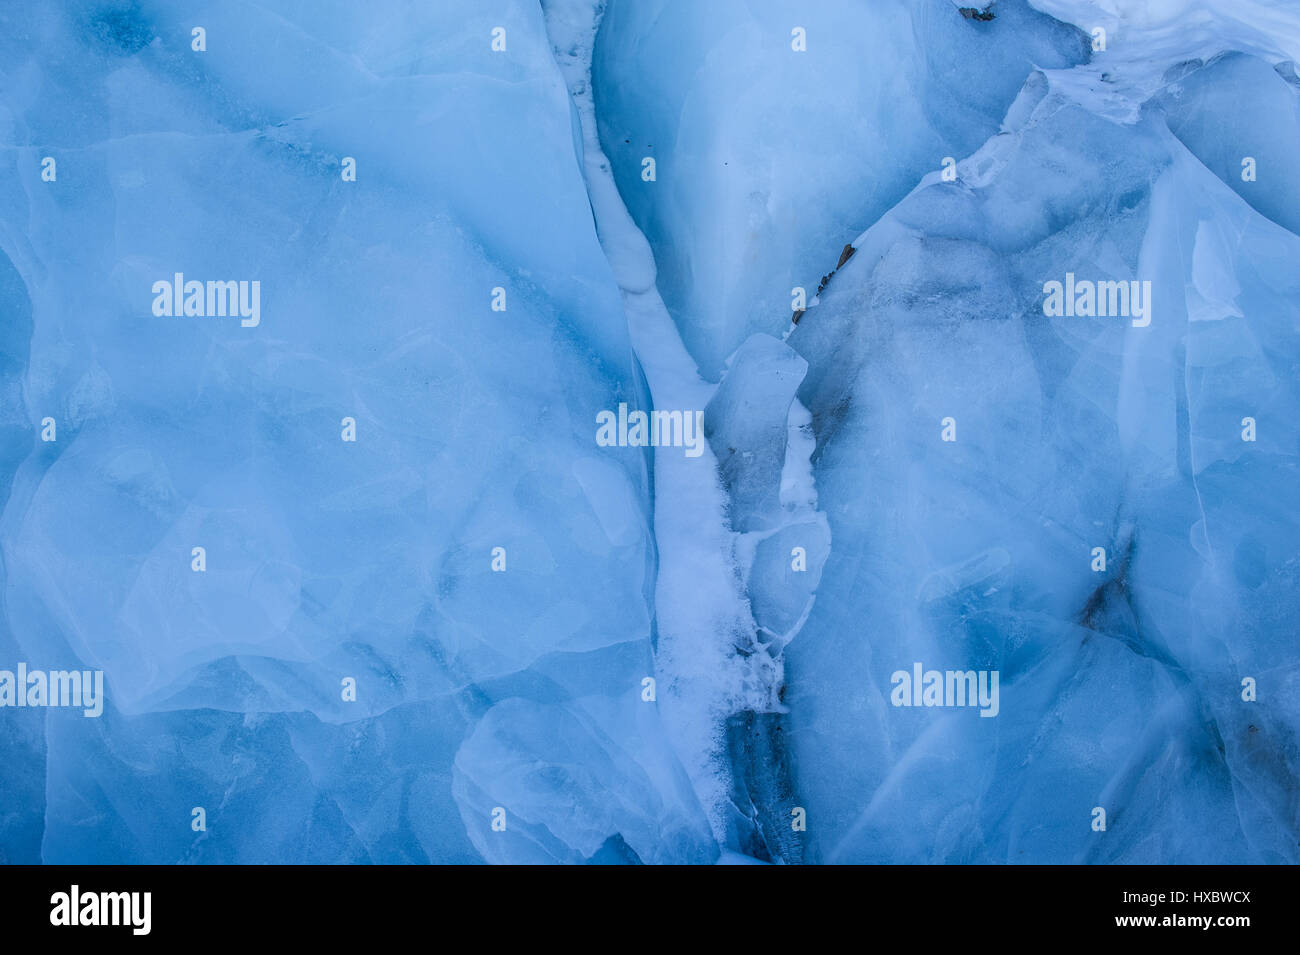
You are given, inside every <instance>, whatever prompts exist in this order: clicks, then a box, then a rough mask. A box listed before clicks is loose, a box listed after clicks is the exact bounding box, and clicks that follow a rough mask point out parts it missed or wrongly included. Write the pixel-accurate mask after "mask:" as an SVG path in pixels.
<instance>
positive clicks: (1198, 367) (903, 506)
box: [0, 0, 1300, 864]
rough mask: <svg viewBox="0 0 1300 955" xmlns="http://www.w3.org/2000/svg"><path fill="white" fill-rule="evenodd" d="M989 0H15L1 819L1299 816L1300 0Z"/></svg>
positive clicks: (7, 96)
mask: <svg viewBox="0 0 1300 955" xmlns="http://www.w3.org/2000/svg"><path fill="white" fill-rule="evenodd" d="M956 7H957V5H956V4H954V3H952V2H950V0H879V2H873V3H870V4H864V3H860V2H852V0H827V2H825V3H819V4H815V5H800V4H792V3H789V2H784V0H716V2H710V3H707V4H699V3H693V2H687V0H492V2H489V3H483V2H478V0H445V2H440V3H437V4H427V5H413V4H409V3H405V2H402V0H376V2H373V3H369V4H364V5H347V4H343V3H335V2H330V3H326V4H301V3H295V2H288V0H285V2H280V0H276V2H268V3H263V4H260V5H252V6H249V5H231V6H222V5H218V6H216V7H208V8H202V9H198V8H192V7H190V6H188V5H178V4H173V3H168V2H164V0H131V2H127V3H110V2H101V0H64V2H61V3H59V4H51V5H44V6H40V5H36V6H32V5H29V6H14V7H12V9H6V10H5V11H4V12H3V13H0V20H2V21H3V24H4V27H5V28H4V29H3V30H0V90H2V91H3V92H0V135H2V136H3V142H4V144H5V145H4V149H3V153H4V155H3V159H0V162H3V171H4V178H3V183H4V187H3V188H0V318H2V319H3V320H2V321H0V381H3V385H4V387H3V391H0V509H2V510H0V585H2V590H0V594H2V599H0V671H3V670H5V669H6V668H11V667H12V666H13V664H14V663H15V662H17V661H26V662H27V663H29V664H30V665H31V666H32V667H45V668H59V667H66V668H73V667H78V668H80V667H85V668H93V669H99V670H102V671H103V672H104V674H105V677H106V681H107V685H108V705H107V707H106V710H105V713H104V715H103V716H102V717H101V718H99V719H85V718H82V717H81V716H80V714H79V713H77V712H75V711H68V710H64V709H58V708H49V709H42V708H35V707H29V708H16V707H13V708H11V707H9V706H3V707H0V758H2V759H3V760H4V761H5V767H6V771H5V773H3V774H0V861H6V862H36V861H44V862H78V863H113V862H132V863H134V862H149V863H156V862H162V863H176V862H184V863H266V862H320V863H338V862H345V863H361V862H377V863H405V862H417V863H427V862H434V863H449V862H451V863H474V862H489V863H507V864H509V863H575V864H636V863H658V864H665V863H714V862H718V863H727V864H732V863H749V862H754V861H770V862H786V863H796V862H853V863H859V862H947V863H953V862H959V863H966V862H998V863H1002V862H1007V863H1019V862H1026V863H1029V862H1049V863H1069V862H1126V863H1127V862H1162V863H1170V862H1172V863H1202V862H1252V863H1253V862H1296V861H1300V859H1298V858H1297V854H1298V852H1300V850H1298V849H1297V846H1300V798H1298V796H1297V794H1298V793H1300V785H1298V784H1297V779H1298V778H1300V739H1298V738H1297V734H1298V732H1300V692H1297V690H1300V663H1298V662H1297V659H1296V652H1295V639H1294V621H1295V619H1296V616H1297V612H1298V611H1300V606H1298V603H1300V572H1298V571H1297V568H1300V552H1298V548H1300V527H1298V526H1297V521H1300V518H1298V517H1297V514H1300V499H1298V495H1300V490H1297V483H1296V470H1297V455H1300V432H1298V431H1297V428H1298V427H1300V425H1297V421H1300V415H1298V414H1297V404H1298V403H1300V393H1298V392H1297V384H1296V381H1297V366H1298V364H1300V192H1297V190H1298V189H1300V185H1297V183H1300V177H1298V176H1297V173H1298V172H1300V168H1297V158H1296V156H1297V152H1296V147H1297V145H1300V141H1298V139H1297V137H1298V136H1300V79H1298V78H1297V74H1296V66H1295V64H1296V61H1297V60H1298V59H1300V14H1297V12H1296V11H1295V10H1294V9H1293V7H1292V5H1290V4H1289V3H1287V2H1283V0H1279V2H1271V0H1241V2H1227V0H1159V2H1152V0H999V2H997V3H996V4H995V5H994V6H993V7H992V8H991V9H992V11H993V13H994V14H995V15H994V17H993V18H992V19H991V20H978V19H972V18H968V17H964V16H962V15H961V14H960V13H959V12H958V10H957V9H956ZM200 21H201V22H202V26H203V29H204V31H205V32H204V36H205V41H204V44H203V49H201V50H200V49H196V48H195V45H194V44H195V43H196V42H197V41H196V40H195V39H194V35H193V33H192V30H193V29H194V27H195V25H196V23H198V22H200ZM1098 30H1101V31H1103V32H1104V37H1105V40H1104V46H1101V45H1099V44H1100V42H1101V41H1099V39H1098V33H1097V31H1098ZM647 159H652V160H654V165H653V175H651V174H650V173H649V171H648V170H649V167H648V166H647V164H646V163H645V162H644V160H647ZM1248 159H1249V162H1247V160H1248ZM55 169H57V174H56V175H55V172H54V171H55ZM349 170H352V171H354V172H355V177H350V176H349V175H348V171H349ZM846 244H847V247H846ZM178 273H181V274H183V275H184V278H185V279H188V280H196V281H200V282H227V281H235V282H239V281H243V282H257V283H259V284H258V288H259V289H260V296H261V297H260V322H259V323H257V324H256V326H255V327H244V326H243V325H241V322H240V319H239V317H238V316H232V315H229V314H226V315H220V314H216V315H211V314H206V311H207V310H206V309H205V308H204V306H203V303H200V304H198V305H197V306H196V307H195V308H194V309H193V310H192V311H191V313H190V314H178V315H172V316H162V315H158V314H156V313H155V312H154V311H153V310H152V309H151V303H152V300H153V298H154V292H153V286H154V284H155V283H156V282H159V281H161V282H163V283H168V282H171V281H172V280H173V277H174V276H176V275H177V274H178ZM1067 276H1068V277H1069V278H1068V281H1069V283H1070V285H1071V287H1073V286H1074V281H1075V279H1076V278H1077V279H1078V280H1080V282H1087V283H1125V284H1123V285H1122V286H1121V285H1118V284H1112V285H1109V286H1107V287H1108V288H1109V294H1110V295H1111V299H1110V301H1112V302H1114V303H1120V302H1121V298H1120V292H1121V289H1122V290H1123V292H1124V297H1123V299H1122V301H1123V302H1124V303H1125V307H1122V308H1119V307H1118V305H1117V308H1118V313H1117V314H1094V315H1091V316H1089V315H1086V314H1071V315H1068V316H1059V317H1058V316H1052V315H1047V314H1045V313H1044V308H1043V298H1044V288H1045V284H1046V283H1049V282H1053V281H1055V282H1063V283H1064V282H1066V281H1067ZM1130 282H1137V283H1139V285H1140V283H1145V282H1149V283H1150V289H1151V299H1150V305H1151V311H1150V319H1151V320H1150V323H1149V324H1144V323H1143V322H1142V321H1138V320H1135V319H1136V316H1131V315H1129V314H1126V313H1125V310H1126V307H1127V304H1131V301H1130V299H1129V297H1128V294H1127V293H1128V289H1129V288H1130V287H1131V286H1129V285H1128V284H1127V283H1130ZM1080 287H1082V286H1080ZM1095 287H1097V288H1103V286H1101V285H1097V286H1095ZM1105 301H1107V299H1106V296H1105V294H1101V295H1099V297H1098V299H1097V302H1095V303H1094V305H1103V303H1104V302H1105ZM1100 310H1101V311H1105V307H1104V306H1103V307H1102V308H1101V309H1100ZM1072 311H1073V309H1072ZM1094 311H1098V309H1097V308H1094ZM792 316H793V317H792ZM620 405H626V406H628V407H630V408H633V409H641V410H647V411H649V410H657V411H662V412H669V413H671V412H682V413H683V414H694V413H700V414H702V415H703V422H704V429H705V435H706V437H707V447H704V448H703V449H702V452H703V453H701V454H700V455H699V456H692V455H687V454H685V453H683V448H681V447H680V446H673V445H672V444H671V443H669V444H665V445H662V446H658V447H652V448H636V447H608V448H607V447H601V446H600V445H599V444H598V443H597V441H596V440H595V439H594V436H595V433H596V422H597V416H598V415H599V414H600V413H601V412H604V411H610V410H613V409H618V408H619V407H620ZM1247 435H1249V438H1247V437H1246V436H1247ZM195 548H202V550H201V551H196V550H195ZM196 568H201V569H196ZM914 665H919V666H921V667H923V668H925V669H930V668H933V669H935V670H937V671H947V670H953V671H966V670H970V671H972V672H974V671H979V672H981V673H988V672H993V673H996V674H998V675H999V676H1000V682H999V684H998V685H999V692H1000V700H999V702H998V705H997V707H996V716H995V717H992V718H981V716H980V714H979V712H976V711H973V710H972V708H969V707H968V708H953V709H946V708H934V707H929V706H922V707H911V706H901V705H898V703H897V691H896V690H895V688H894V686H893V684H894V680H893V677H894V675H895V674H896V673H898V672H903V673H910V672H911V670H912V668H913V666H914ZM1245 683H1249V684H1250V687H1251V689H1250V690H1247V689H1245V687H1244V684H1245ZM1248 697H1249V698H1248ZM1099 808H1100V809H1104V811H1105V818H1106V828H1105V830H1104V831H1100V830H1098V829H1097V828H1096V818H1097V817H1096V815H1095V813H1096V810H1097V809H1099ZM198 809H202V810H203V816H204V819H205V825H204V826H201V827H199V826H197V824H196V823H195V822H194V819H195V812H196V810H198ZM804 823H806V825H804Z"/></svg>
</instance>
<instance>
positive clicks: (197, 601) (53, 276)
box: [0, 2, 717, 862]
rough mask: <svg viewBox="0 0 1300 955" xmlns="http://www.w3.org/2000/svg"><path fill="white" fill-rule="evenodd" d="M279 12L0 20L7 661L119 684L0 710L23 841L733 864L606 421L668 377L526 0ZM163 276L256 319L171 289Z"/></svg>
mask: <svg viewBox="0 0 1300 955" xmlns="http://www.w3.org/2000/svg"><path fill="white" fill-rule="evenodd" d="M273 6H274V9H272V8H271V7H259V6H251V5H229V4H216V5H204V4H174V3H170V2H168V3H161V2H160V3H139V4H117V3H113V4H107V3H87V4H72V3H70V4H62V5H58V6H54V7H29V8H11V9H7V10H6V12H5V14H4V16H5V18H6V19H7V21H8V22H7V23H6V28H5V29H4V30H3V31H0V34H2V35H3V39H2V40H0V64H3V74H4V90H5V94H4V98H3V105H2V106H0V129H3V140H4V142H5V144H6V148H5V149H4V153H3V163H4V166H5V173H4V179H5V183H6V186H5V188H4V190H3V198H0V250H2V251H3V260H2V263H3V269H2V270H0V290H3V295H4V302H5V315H4V323H5V324H4V339H3V342H4V347H3V358H4V362H5V367H4V371H5V380H6V389H5V395H6V398H5V403H4V405H3V409H2V413H3V415H4V421H3V427H4V432H3V440H4V443H3V448H4V458H3V460H4V464H5V481H4V498H3V499H4V500H5V511H4V517H3V522H2V523H0V542H2V544H3V552H4V571H5V580H4V610H5V615H4V620H5V634H6V636H5V640H6V643H5V645H4V651H5V654H4V655H5V662H4V663H3V664H0V665H2V666H4V667H6V668H9V669H12V667H13V659H14V658H17V659H22V660H25V661H27V662H28V663H29V666H30V667H32V668H38V667H43V668H47V669H54V668H63V667H85V668H95V669H102V670H103V671H104V672H105V674H106V680H107V685H108V708H107V711H106V712H105V714H104V716H103V717H102V718H100V719H85V718H82V717H81V715H80V714H79V713H78V714H76V715H75V716H74V715H72V714H70V713H69V712H67V711H64V710H49V711H41V710H36V709H31V710H16V709H6V710H3V711H2V715H3V722H2V723H0V726H2V727H3V730H2V732H0V738H2V739H3V740H4V744H3V745H4V746H5V747H6V748H7V751H12V752H13V753H14V759H15V763H12V764H10V765H16V766H17V770H16V771H15V772H14V773H13V775H12V777H11V776H10V774H8V773H7V774H6V776H7V778H10V779H12V782H9V783H6V798H5V800H4V807H3V812H2V813H0V824H2V825H3V826H4V827H5V828H4V829H3V830H2V834H3V844H4V847H5V853H6V855H7V856H9V857H10V858H15V859H21V860H24V861H31V860H34V859H36V858H41V859H43V860H45V861H51V862H68V861H80V862H109V861H128V862H137V861H138V862H175V861H182V860H183V861H190V862H212V861H240V862H268V861H278V862H285V861H360V860H370V861H388V862H392V861H426V860H428V861H471V860H477V859H480V858H486V859H488V860H491V861H512V860H522V859H535V858H545V859H551V858H554V859H562V860H565V861H580V860H582V859H585V858H587V857H589V856H593V855H595V854H596V853H597V852H598V851H599V850H600V848H601V846H602V845H603V844H604V843H605V842H606V841H607V840H610V839H615V837H617V838H618V839H619V840H621V841H622V842H623V843H624V844H626V845H628V846H630V847H631V850H630V851H632V852H634V853H640V854H642V855H644V857H645V858H646V859H647V860H653V861H701V860H702V861H708V860H709V859H711V858H712V857H713V856H714V855H716V851H717V850H716V848H715V846H714V844H713V841H712V840H711V838H710V837H709V835H708V829H707V825H706V824H705V822H704V818H703V815H702V813H701V810H700V808H699V806H698V804H697V802H696V800H695V797H694V794H693V792H692V790H691V788H690V786H689V784H688V782H687V781H686V777H685V775H684V773H683V771H682V769H681V767H680V764H679V763H678V762H677V761H676V759H675V757H674V756H673V754H672V752H671V751H670V750H668V749H667V747H666V744H665V742H664V739H663V734H662V730H661V728H660V726H659V724H658V721H657V718H656V716H655V710H654V708H653V707H651V706H647V705H645V704H644V703H643V702H642V701H641V699H640V694H641V682H642V679H643V678H644V677H645V676H646V675H648V674H651V673H653V672H654V671H653V663H652V659H651V635H652V618H653V612H654V611H653V604H652V595H653V585H654V580H655V548H654V541H653V539H652V536H651V533H650V529H649V520H650V514H651V511H650V507H649V500H650V497H649V488H648V483H647V482H648V471H647V458H646V456H645V454H644V452H639V451H637V450H636V449H624V451H623V453H622V454H616V453H615V454H611V453H605V452H602V451H601V450H600V449H599V448H597V447H596V445H595V443H594V441H593V434H594V430H595V420H596V414H597V412H598V411H599V410H601V409H604V408H616V407H617V406H618V404H619V402H629V403H630V404H631V405H632V406H633V407H637V406H639V405H641V404H642V403H643V402H644V390H643V387H642V386H640V385H638V377H637V372H636V370H635V362H634V358H633V354H632V350H631V346H630V343H629V339H628V333H627V325H626V321H625V320H624V318H623V312H622V306H621V302H620V299H619V295H618V289H617V286H616V285H615V284H614V282H613V279H612V276H611V273H610V270H609V267H608V265H607V262H606V259H605V257H604V255H603V254H602V252H601V249H600V247H599V245H598V243H597V240H596V235H595V232H594V229H593V227H592V218H591V212H590V209H589V207H588V201H587V196H586V190H585V186H584V183H583V180H582V176H581V172H580V169H579V165H578V158H577V156H576V155H575V140H574V128H573V116H572V109H571V106H570V101H569V98H568V95H567V92H566V88H565V85H564V82H563V80H562V78H561V76H560V73H559V71H558V69H557V67H556V65H555V62H554V59H553V56H552V53H551V49H550V45H549V43H548V42H547V37H546V33H545V29H544V24H543V20H542V14H541V11H540V9H539V8H538V7H537V6H536V4H533V3H502V4H492V5H483V4H479V3H477V2H465V3H453V4H449V3H439V4H430V5H410V4H404V3H391V4H380V5H376V4H363V5H350V4H343V3H339V4H330V5H327V6H325V7H321V6H320V5H317V4H279V5H273ZM196 26H201V27H202V28H203V29H204V30H205V35H204V38H203V45H204V46H205V47H206V48H205V49H204V50H202V51H200V50H196V49H194V48H193V47H194V44H196V43H198V42H199V40H198V39H196V38H194V37H193V35H192V28H194V27H196ZM498 26H500V27H502V28H503V30H504V33H503V34H502V36H503V38H504V43H505V45H506V49H505V51H503V52H499V51H494V50H493V49H492V42H493V35H492V30H493V28H494V27H498ZM47 156H48V157H51V158H52V159H53V160H54V163H55V165H54V166H53V167H52V168H53V169H54V176H53V177H52V180H51V181H45V180H43V179H42V171H43V164H42V160H43V158H44V157H47ZM353 169H354V170H355V179H352V178H351V175H350V174H351V171H352V170H353ZM175 273H182V274H183V275H184V278H185V280H187V281H188V280H197V281H200V282H206V281H208V280H221V281H226V280H229V281H243V282H249V283H251V282H257V283H259V286H258V288H259V293H258V294H259V301H258V310H257V313H256V315H253V314H252V313H251V310H250V312H249V314H248V315H246V316H245V317H243V318H242V319H241V317H240V316H235V317H230V316H225V317H219V316H216V317H214V316H197V315H192V314H191V315H171V316H160V315H159V314H157V311H156V307H155V301H156V298H157V294H156V291H155V289H154V284H155V282H159V281H161V282H163V283H164V285H168V286H169V285H170V284H171V283H172V282H173V278H174V275H175ZM249 289H250V291H251V286H249ZM167 297H168V298H170V296H169V295H168V296H167ZM204 308H206V302H205V303H203V304H202V305H201V306H199V307H198V308H196V310H202V309H204ZM46 417H49V418H52V419H54V422H55V428H56V430H55V432H54V440H50V441H44V440H42V439H41V437H40V432H41V431H42V425H41V422H42V419H44V418H46ZM196 547H201V548H203V554H202V556H201V558H200V556H197V555H196V552H194V550H193V549H194V548H196ZM200 560H202V563H203V569H202V570H201V571H197V570H196V569H195V567H196V566H197V564H196V562H198V561H200ZM345 680H347V681H355V700H353V699H351V698H350V697H349V693H350V687H349V686H348V685H345V684H344V681H345ZM498 714H499V715H498ZM525 731H526V732H527V733H530V734H536V737H535V738H533V737H528V736H525V737H520V736H519V735H518V734H519V733H520V732H525ZM561 738H562V740H563V744H564V745H565V746H566V747H568V751H567V753H566V752H562V751H553V752H540V751H536V750H534V749H533V744H534V743H536V742H537V741H538V739H545V740H547V741H548V742H549V741H552V740H555V741H556V742H558V741H559V739H561ZM606 750H610V751H612V752H611V755H610V758H609V761H608V763H607V764H600V765H598V764H597V763H596V761H595V756H596V754H597V753H600V752H603V751H606ZM512 758H513V759H522V760H524V761H525V762H526V763H527V766H528V769H527V772H526V773H524V774H523V775H522V776H515V775H513V774H511V773H510V772H508V771H506V770H505V769H502V768H501V764H500V761H502V760H509V759H512ZM552 760H553V761H552ZM570 771H571V772H572V774H571V775H566V773H569V772H570ZM616 772H617V773H618V774H619V775H618V776H617V777H616V776H615V773H616ZM619 780H622V781H624V782H625V783H626V784H627V785H629V786H635V788H636V790H637V792H638V799H637V800H635V801H632V802H629V803H627V804H625V805H617V806H606V807H605V809H604V811H603V816H602V817H601V819H600V820H596V821H592V820H576V819H574V818H573V814H572V811H571V807H570V801H571V800H572V799H574V798H576V797H575V796H574V794H573V790H574V789H575V788H581V787H587V788H588V790H589V795H590V797H591V799H592V801H593V802H598V801H600V800H601V799H603V798H604V796H605V794H606V793H607V792H608V791H609V789H610V788H611V787H614V786H616V785H618V783H619ZM539 786H540V787H541V790H542V794H541V795H540V796H539V795H537V792H536V791H537V790H538V788H539ZM42 802H43V805H42ZM195 807H202V808H204V809H205V811H206V825H207V828H206V831H204V832H196V831H195V830H194V829H193V827H192V818H191V817H192V810H193V808H195ZM497 807H503V808H504V809H505V811H506V812H507V813H508V814H509V823H510V824H509V826H508V828H507V830H506V831H505V832H504V833H499V832H495V831H493V830H492V829H491V828H490V827H491V823H492V811H493V810H494V809H495V808H497Z"/></svg>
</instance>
